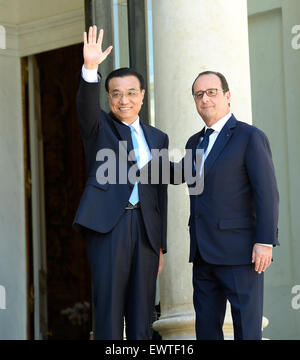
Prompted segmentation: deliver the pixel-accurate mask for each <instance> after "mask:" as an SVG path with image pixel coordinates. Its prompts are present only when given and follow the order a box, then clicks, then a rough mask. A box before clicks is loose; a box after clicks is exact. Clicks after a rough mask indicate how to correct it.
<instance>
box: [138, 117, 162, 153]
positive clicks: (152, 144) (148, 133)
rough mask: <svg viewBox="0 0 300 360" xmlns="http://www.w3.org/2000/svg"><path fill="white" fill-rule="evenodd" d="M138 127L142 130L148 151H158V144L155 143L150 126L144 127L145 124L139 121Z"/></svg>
mask: <svg viewBox="0 0 300 360" xmlns="http://www.w3.org/2000/svg"><path fill="white" fill-rule="evenodd" d="M140 125H141V127H142V129H143V132H144V136H145V139H146V141H147V144H148V146H149V149H150V151H151V150H152V149H158V148H159V144H158V142H157V141H156V140H157V139H156V137H155V136H153V133H152V129H151V127H150V126H148V125H146V124H143V123H142V122H141V121H140Z"/></svg>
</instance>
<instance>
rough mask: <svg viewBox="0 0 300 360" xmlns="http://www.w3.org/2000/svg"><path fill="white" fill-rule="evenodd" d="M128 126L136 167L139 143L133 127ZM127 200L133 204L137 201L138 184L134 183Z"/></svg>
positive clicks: (138, 160) (138, 162)
mask: <svg viewBox="0 0 300 360" xmlns="http://www.w3.org/2000/svg"><path fill="white" fill-rule="evenodd" d="M129 127H130V130H131V140H132V145H133V149H134V153H135V158H136V162H137V164H138V167H140V166H139V164H140V155H139V144H138V141H137V138H136V136H135V133H134V132H135V129H134V127H133V126H132V125H129ZM129 202H130V204H132V205H135V204H137V203H138V202H139V191H138V184H137V183H135V184H134V187H133V190H132V193H131V195H130V198H129Z"/></svg>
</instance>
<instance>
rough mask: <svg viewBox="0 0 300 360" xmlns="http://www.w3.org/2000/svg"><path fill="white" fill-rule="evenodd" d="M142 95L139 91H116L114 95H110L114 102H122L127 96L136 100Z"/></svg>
mask: <svg viewBox="0 0 300 360" xmlns="http://www.w3.org/2000/svg"><path fill="white" fill-rule="evenodd" d="M139 94H140V91H139V90H129V91H128V92H127V93H122V92H119V91H114V92H112V93H109V96H110V97H111V98H112V99H113V100H120V99H121V98H122V97H123V96H126V97H127V98H129V99H135V98H136V97H137V96H138V95H139Z"/></svg>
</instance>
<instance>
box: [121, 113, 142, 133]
mask: <svg viewBox="0 0 300 360" xmlns="http://www.w3.org/2000/svg"><path fill="white" fill-rule="evenodd" d="M123 124H125V125H127V126H133V127H134V130H135V131H136V132H137V133H138V134H139V133H140V129H141V124H140V117H139V116H138V117H137V119H136V120H135V121H134V122H133V123H132V124H130V125H129V124H127V123H126V122H123Z"/></svg>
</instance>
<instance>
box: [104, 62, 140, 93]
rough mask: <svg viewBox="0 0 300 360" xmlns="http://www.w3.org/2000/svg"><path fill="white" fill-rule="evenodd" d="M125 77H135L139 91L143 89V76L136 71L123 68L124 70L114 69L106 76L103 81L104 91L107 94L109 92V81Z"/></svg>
mask: <svg viewBox="0 0 300 360" xmlns="http://www.w3.org/2000/svg"><path fill="white" fill-rule="evenodd" d="M125 76H135V77H136V78H137V79H138V80H139V82H140V88H141V90H144V89H145V80H144V78H143V76H142V75H141V74H140V73H138V72H137V71H135V70H133V69H132V68H127V67H124V68H120V69H116V70H114V71H112V72H111V73H110V74H108V76H107V78H106V80H105V90H106V91H107V92H108V90H109V88H108V85H109V82H110V80H111V79H113V78H116V77H125Z"/></svg>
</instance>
